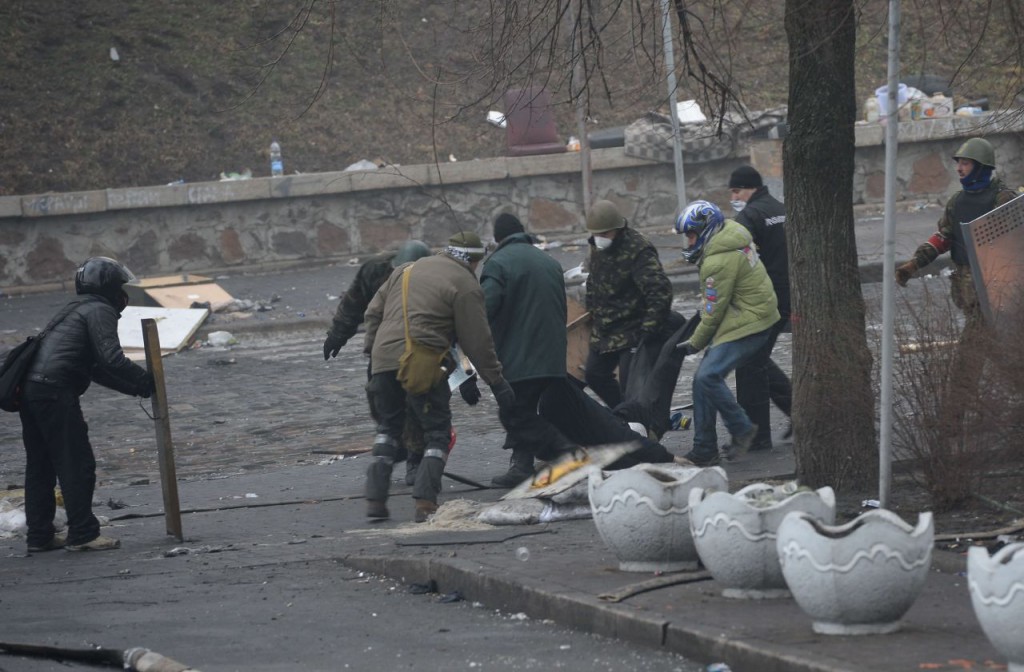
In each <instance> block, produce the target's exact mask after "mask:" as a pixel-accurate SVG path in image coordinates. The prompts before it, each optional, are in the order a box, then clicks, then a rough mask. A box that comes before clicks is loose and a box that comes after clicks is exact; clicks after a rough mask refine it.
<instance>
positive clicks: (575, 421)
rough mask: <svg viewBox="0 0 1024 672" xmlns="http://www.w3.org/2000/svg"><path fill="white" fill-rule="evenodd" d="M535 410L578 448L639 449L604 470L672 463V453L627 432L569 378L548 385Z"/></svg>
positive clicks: (659, 445)
mask: <svg viewBox="0 0 1024 672" xmlns="http://www.w3.org/2000/svg"><path fill="white" fill-rule="evenodd" d="M670 396H671V395H670ZM537 410H538V412H539V413H540V416H541V417H542V418H544V419H545V420H547V421H548V422H550V423H551V424H552V425H554V426H555V427H556V428H557V429H558V431H560V432H562V434H564V435H565V436H566V438H568V439H569V440H570V441H572V442H573V443H577V444H579V445H581V446H602V445H607V444H616V443H633V442H635V443H637V444H639V445H640V447H639V448H637V449H636V450H634V451H632V452H630V453H628V454H626V455H624V456H622V457H620V458H619V459H618V460H616V461H615V462H613V463H612V464H610V465H609V466H607V467H605V468H606V469H626V468H628V467H631V466H633V465H634V464H640V463H641V462H651V463H659V462H671V461H672V460H673V456H672V453H670V452H669V451H668V449H667V448H665V446H663V445H661V444H660V443H658V442H656V441H652V440H651V439H649V438H647V437H644V436H642V435H641V434H638V433H637V432H635V431H633V430H632V429H630V427H629V425H628V424H627V422H626V421H625V420H623V419H622V418H620V417H619V416H617V415H615V414H614V413H612V411H611V409H609V408H608V407H607V406H605V405H603V404H601V403H598V402H597V401H595V400H594V399H592V398H590V397H589V396H587V393H586V392H584V391H583V389H582V388H581V387H580V386H579V385H577V384H575V383H573V382H571V379H569V378H565V379H562V380H558V381H556V382H553V383H552V384H551V385H548V387H547V389H545V390H544V393H543V394H541V395H540V401H539V403H538V407H537Z"/></svg>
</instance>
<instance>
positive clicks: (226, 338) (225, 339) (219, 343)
mask: <svg viewBox="0 0 1024 672" xmlns="http://www.w3.org/2000/svg"><path fill="white" fill-rule="evenodd" d="M206 342H207V343H209V344H210V345H212V346H214V347H225V346H228V345H237V344H238V339H237V338H235V337H234V336H232V335H231V332H230V331H215V332H213V333H211V334H210V335H209V336H208V337H207V338H206Z"/></svg>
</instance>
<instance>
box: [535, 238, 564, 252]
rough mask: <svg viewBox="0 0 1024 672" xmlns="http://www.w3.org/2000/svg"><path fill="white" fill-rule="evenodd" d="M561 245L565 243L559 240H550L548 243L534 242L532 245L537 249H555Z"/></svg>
mask: <svg viewBox="0 0 1024 672" xmlns="http://www.w3.org/2000/svg"><path fill="white" fill-rule="evenodd" d="M563 245H565V243H563V242H562V241H560V240H552V241H551V242H550V243H548V242H541V243H536V244H535V245H534V247H536V248H537V249H538V250H557V249H558V248H560V247H562V246H563Z"/></svg>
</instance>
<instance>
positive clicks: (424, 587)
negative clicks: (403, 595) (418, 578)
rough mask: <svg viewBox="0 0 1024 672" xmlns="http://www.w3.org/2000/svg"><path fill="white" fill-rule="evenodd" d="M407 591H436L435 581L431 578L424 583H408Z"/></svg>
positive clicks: (424, 593) (419, 593)
mask: <svg viewBox="0 0 1024 672" xmlns="http://www.w3.org/2000/svg"><path fill="white" fill-rule="evenodd" d="M409 592H410V593H412V594H413V595H426V594H428V593H436V592H437V581H434V580H433V579H431V580H429V581H427V582H426V583H413V584H410V586H409Z"/></svg>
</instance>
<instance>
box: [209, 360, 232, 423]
mask: <svg viewBox="0 0 1024 672" xmlns="http://www.w3.org/2000/svg"><path fill="white" fill-rule="evenodd" d="M237 363H238V360H236V359H235V358H234V357H230V358H220V359H211V360H210V361H208V362H207V364H209V365H211V366H230V365H231V364H237ZM222 422H223V421H222Z"/></svg>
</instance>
